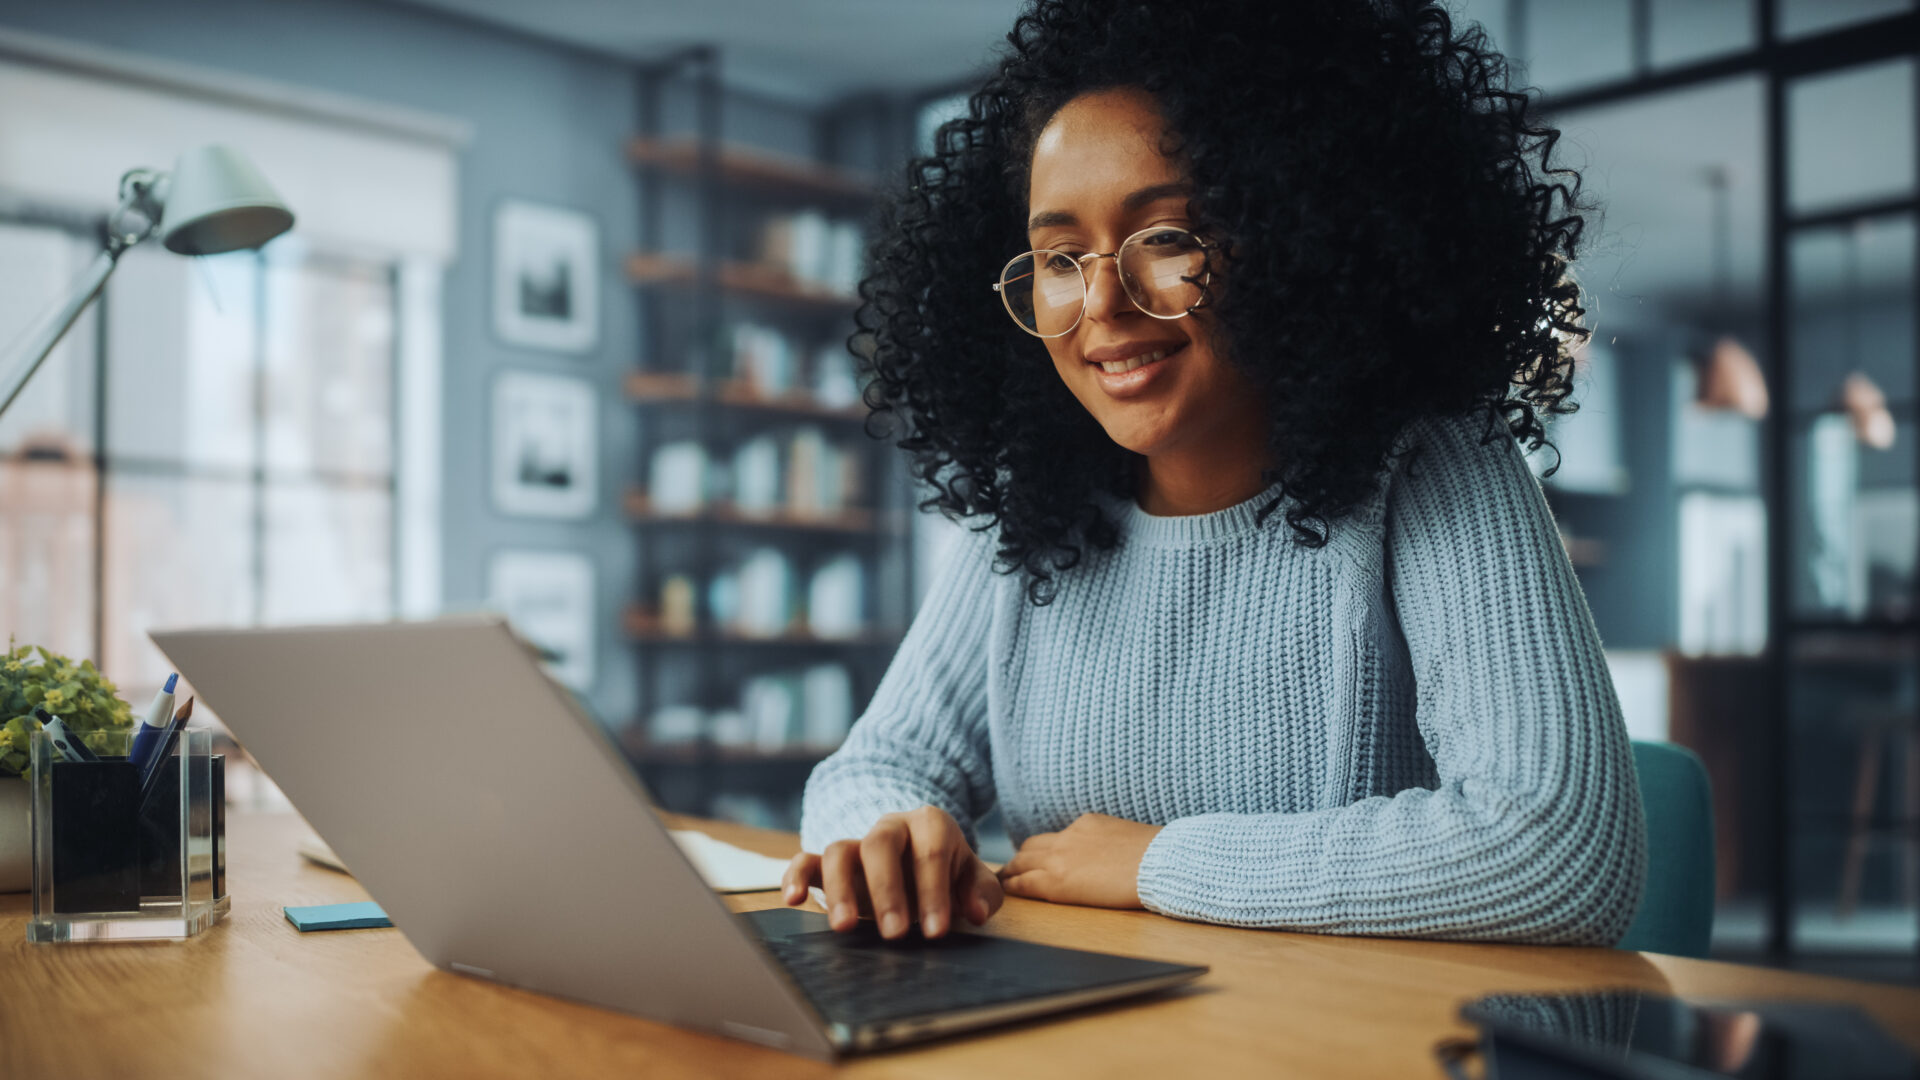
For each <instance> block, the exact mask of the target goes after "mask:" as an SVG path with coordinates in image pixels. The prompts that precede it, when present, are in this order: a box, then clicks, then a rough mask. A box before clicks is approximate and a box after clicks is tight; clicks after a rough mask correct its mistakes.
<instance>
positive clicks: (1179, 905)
mask: <svg viewBox="0 0 1920 1080" xmlns="http://www.w3.org/2000/svg"><path fill="white" fill-rule="evenodd" d="M1204 829H1205V825H1204V823H1203V821H1202V819H1201V818H1197V817H1191V818H1181V819H1179V820H1177V821H1171V822H1168V823H1167V824H1166V825H1165V826H1164V827H1162V828H1161V830H1160V831H1159V832H1158V833H1157V834H1155V836H1154V838H1153V842H1152V843H1150V844H1148V845H1147V852H1146V854H1145V855H1142V856H1141V857H1140V872H1139V877H1138V878H1136V879H1135V882H1134V888H1135V889H1136V890H1138V892H1139V893H1140V902H1141V903H1142V904H1145V905H1146V908H1147V910H1148V911H1152V912H1155V913H1157V914H1160V915H1170V916H1172V917H1174V918H1176V919H1205V918H1206V917H1207V915H1206V907H1205V901H1204V899H1203V898H1202V896H1203V890H1205V888H1206V883H1205V882H1204V881H1202V880H1200V879H1199V878H1196V877H1195V876H1194V875H1193V874H1192V873H1190V872H1189V871H1188V870H1187V855H1186V844H1187V843H1188V842H1189V841H1190V840H1191V839H1192V838H1193V834H1196V833H1198V832H1200V831H1203V830H1204Z"/></svg>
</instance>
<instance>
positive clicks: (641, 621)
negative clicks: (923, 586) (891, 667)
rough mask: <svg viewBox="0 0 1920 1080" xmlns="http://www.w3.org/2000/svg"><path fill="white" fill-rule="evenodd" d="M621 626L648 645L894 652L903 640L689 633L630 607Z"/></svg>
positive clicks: (877, 635) (873, 635)
mask: <svg viewBox="0 0 1920 1080" xmlns="http://www.w3.org/2000/svg"><path fill="white" fill-rule="evenodd" d="M621 623H622V625H623V626H624V627H625V628H626V632H627V638H628V639H629V640H631V641H636V642H639V643H642V644H648V645H683V646H689V647H694V646H699V647H715V648H729V647H742V648H751V649H782V648H787V649H792V648H801V649H831V648H857V649H874V648H887V649H891V648H894V647H896V646H898V645H899V644H900V637H901V635H900V634H897V633H886V632H869V633H864V634H860V635H857V636H855V637H844V638H827V637H817V636H815V635H813V634H811V633H809V632H807V631H806V630H790V631H788V632H787V633H784V634H781V635H779V636H777V637H756V636H754V635H751V634H742V633H739V632H737V631H732V630H720V631H709V632H707V633H699V632H694V633H686V632H682V631H680V630H674V629H668V628H667V627H666V626H665V625H664V624H663V623H661V621H660V617H659V616H658V615H656V614H654V613H653V612H651V611H646V610H642V609H638V608H629V609H628V610H627V612H626V614H625V615H623V616H622V617H621Z"/></svg>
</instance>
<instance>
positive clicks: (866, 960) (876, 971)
mask: <svg viewBox="0 0 1920 1080" xmlns="http://www.w3.org/2000/svg"><path fill="white" fill-rule="evenodd" d="M817 936H823V937H825V938H826V940H817V941H809V938H815V937H817ZM836 936H837V935H834V934H833V933H832V932H831V931H829V932H828V933H827V934H825V935H812V934H803V935H800V936H797V937H793V938H788V939H785V940H766V941H763V942H762V944H763V945H765V946H766V947H767V950H768V951H769V952H771V953H773V955H774V957H775V958H776V959H778V960H779V961H780V963H781V964H782V965H783V966H784V967H786V969H787V971H788V972H789V973H790V974H792V976H793V980H794V982H796V983H798V984H799V985H800V989H801V990H802V991H804V992H805V993H806V995H807V997H808V998H809V999H810V1000H812V1002H813V1004H814V1006H815V1007H816V1008H818V1009H819V1010H820V1012H821V1014H822V1015H824V1016H826V1017H827V1018H828V1019H831V1020H836V1021H839V1022H840V1023H843V1024H865V1023H872V1022H874V1021H879V1020H892V1019H899V1018H902V1017H908V1016H921V1015H925V1014H928V1013H946V1012H955V1011H958V1010H961V1009H969V1008H974V1007H977V1006H981V1005H994V1004H999V1003H1001V1002H1006V1001H1018V1000H1020V999H1021V998H1029V997H1036V996H1039V995H1041V994H1046V993H1050V992H1052V991H1054V990H1055V989H1057V987H1055V986H1054V985H1053V982H1052V980H1048V979H1044V978H1035V979H1023V978H1020V977H1018V976H1017V975H1014V976H1009V975H1007V974H1004V973H1000V972H994V971H988V970H985V969H983V968H978V967H972V966H969V965H967V964H965V963H954V962H951V961H949V960H946V959H943V958H942V957H941V953H942V952H946V951H953V952H959V953H964V951H965V949H966V947H967V946H966V943H965V940H964V939H965V937H966V936H967V935H961V936H959V937H956V938H948V939H943V940H941V941H938V942H928V941H925V940H920V941H918V942H906V943H902V944H900V945H891V944H878V945H872V944H866V943H849V942H847V941H846V940H845V939H844V936H843V935H842V936H839V937H841V940H834V938H835V937H836ZM875 940H876V941H877V940H878V938H877V937H876V939H875Z"/></svg>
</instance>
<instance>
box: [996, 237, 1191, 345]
mask: <svg viewBox="0 0 1920 1080" xmlns="http://www.w3.org/2000/svg"><path fill="white" fill-rule="evenodd" d="M1160 232H1177V233H1185V234H1186V235H1188V236H1191V237H1193V242H1194V244H1195V245H1196V246H1197V247H1199V248H1200V250H1201V251H1211V250H1212V249H1213V245H1212V244H1210V243H1208V242H1207V241H1205V240H1203V239H1201V238H1200V237H1199V236H1198V235H1196V234H1195V233H1194V231H1193V230H1192V229H1183V228H1181V227H1180V226H1178V225H1149V226H1147V227H1146V228H1144V229H1141V230H1140V231H1139V232H1136V233H1134V234H1133V235H1131V236H1129V237H1127V238H1126V239H1125V240H1122V241H1120V246H1119V248H1117V249H1116V250H1113V251H1089V252H1087V253H1086V254H1085V255H1075V254H1074V253H1073V252H1071V251H1061V250H1060V249H1059V248H1034V249H1033V250H1032V251H1023V252H1021V253H1020V254H1018V255H1015V256H1014V257H1013V258H1011V259H1008V260H1007V262H1006V265H1004V266H1002V267H1001V268H1000V280H998V281H995V282H994V283H993V291H994V292H997V293H999V294H1000V306H1002V307H1004V308H1006V309H1007V317H1008V318H1011V319H1012V320H1013V324H1014V325H1015V326H1018V327H1019V328H1020V329H1022V330H1025V331H1026V332H1027V333H1029V334H1032V335H1033V336H1034V337H1037V338H1062V337H1066V336H1067V335H1068V334H1071V333H1073V332H1074V331H1075V330H1077V329H1079V327H1080V320H1082V319H1085V318H1086V317H1087V294H1088V293H1089V292H1090V291H1091V290H1092V283H1091V282H1089V281H1088V280H1087V263H1088V261H1089V260H1092V259H1112V260H1114V272H1115V273H1119V260H1120V252H1122V251H1125V250H1127V245H1128V244H1131V243H1133V242H1134V241H1135V240H1138V239H1140V238H1141V237H1142V236H1145V235H1146V234H1148V233H1160ZM1043 254H1044V255H1065V256H1066V257H1067V258H1069V259H1072V260H1073V264H1074V268H1075V269H1076V270H1078V271H1079V273H1080V314H1079V315H1078V316H1076V317H1075V318H1074V320H1073V325H1072V326H1069V327H1067V328H1066V329H1065V330H1062V331H1060V332H1059V333H1057V334H1043V333H1041V332H1040V331H1038V330H1034V329H1031V328H1029V327H1028V326H1027V324H1026V323H1023V322H1021V321H1020V316H1019V314H1018V313H1016V312H1015V311H1014V310H1013V301H1012V300H1009V299H1008V298H1007V290H1006V289H1005V287H1004V286H1005V285H1006V283H1007V271H1009V270H1011V269H1013V264H1014V263H1017V262H1019V261H1020V260H1021V259H1024V258H1027V257H1029V256H1033V255H1043ZM1209 262H1211V260H1209ZM1211 284H1213V268H1212V266H1211V265H1208V266H1207V267H1206V274H1205V276H1204V277H1202V278H1201V279H1200V302H1199V303H1196V304H1194V305H1193V306H1192V307H1190V308H1188V309H1187V310H1185V311H1183V312H1181V313H1179V314H1178V315H1157V314H1155V313H1153V312H1151V311H1148V310H1147V309H1146V307H1145V305H1143V304H1141V303H1140V298H1139V297H1137V296H1135V295H1133V290H1132V289H1131V288H1129V287H1128V285H1127V276H1126V275H1125V274H1120V291H1121V292H1123V293H1125V294H1126V295H1127V302H1128V303H1130V304H1132V305H1133V306H1134V307H1136V308H1139V309H1140V314H1142V315H1145V316H1147V317H1148V318H1152V319H1159V320H1161V321H1162V322H1171V321H1173V320H1174V319H1184V318H1186V317H1187V316H1189V315H1191V314H1193V313H1194V312H1195V311H1197V310H1199V308H1200V306H1201V305H1202V304H1205V303H1206V301H1207V286H1209V285H1211Z"/></svg>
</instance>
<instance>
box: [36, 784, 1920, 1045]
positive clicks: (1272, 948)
mask: <svg viewBox="0 0 1920 1080" xmlns="http://www.w3.org/2000/svg"><path fill="white" fill-rule="evenodd" d="M303 828H304V826H303V825H302V824H301V822H300V821H299V819H298V818H295V817H292V816H265V815H259V816H247V815H238V816H235V817H234V818H232V819H231V820H230V822H229V829H230V835H229V845H228V848H229V852H230V859H229V880H230V881H231V882H232V890H233V894H234V904H233V914H232V915H231V916H230V917H229V919H228V920H227V922H226V923H225V924H224V925H222V926H219V927H217V928H215V929H214V930H213V931H211V932H210V933H208V934H206V935H205V936H203V937H201V938H199V939H197V940H194V941H189V942H185V943H180V944H146V945H141V944H126V945H88V946H64V945H38V946H33V945H28V944H27V943H26V931H25V921H26V912H27V897H25V896H24V895H13V896H5V897H0V958H3V960H0V1076H5V1077H32V1078H39V1077H59V1078H62V1080H84V1078H91V1077H103V1078H114V1080H120V1078H132V1077H149V1076H152V1077H168V1078H174V1077H182V1078H184V1077H201V1076H205V1077H256V1076H258V1077H265V1076H272V1077H286V1078H293V1077H349V1076H350V1077H362V1076H365V1077H404V1078H409V1080H411V1078H415V1077H503V1078H511V1080H530V1078H539V1080H552V1078H560V1077H603V1076H619V1077H664V1076H687V1075H702V1076H710V1075H718V1076H753V1077H783V1076H817V1075H821V1074H824V1073H828V1072H832V1071H834V1069H833V1067H832V1066H829V1065H825V1064H822V1063H819V1062H815V1061H809V1060H806V1059H803V1058H798V1057H793V1056H790V1055H787V1054H781V1053H778V1052H775V1051H771V1050H765V1049H761V1048H758V1047H754V1046H748V1045H746V1044H743V1043H736V1042H731V1041H728V1040H725V1039H721V1038H718V1037H713V1036H707V1035H701V1034H695V1033H693V1032H687V1031H681V1030H678V1029H676V1028H670V1027H665V1026H662V1025H659V1024H655V1023H652V1022H650V1021H646V1020H641V1019H638V1018H636V1017H632V1016H626V1015H622V1014H619V1013H613V1012H607V1011H604V1010H601V1009H597V1008H593V1007H590V1006H586V1005H579V1004H574V1003H572V1002H566V1001H559V1000H556V999H553V998H549V997H543V996H540V995H537V994H532V993H528V992H525V991H519V990H513V989H510V988H506V987H501V986H497V985H494V984H491V983H486V982H481V981H478V980H474V979H467V978H463V977H460V976H457V975H448V974H445V973H442V972H440V971H437V970H435V969H434V968H432V967H429V966H428V965H427V963H426V962H425V961H423V960H422V959H420V957H419V955H418V954H416V953H415V952H414V951H413V949H412V948H411V947H409V946H408V945H407V943H406V941H405V939H403V938H402V937H401V936H400V934H399V932H398V931H395V930H350V931H337V932H331V933H321V934H307V935H301V934H299V933H296V932H295V931H294V929H293V927H292V926H290V925H288V923H287V921H286V919H285V918H284V917H282V915H281V913H280V908H281V906H282V905H285V904H321V903H334V902H340V901H347V900H360V899H365V897H366V894H365V893H364V892H363V891H362V890H361V889H360V887H359V886H358V885H357V884H355V883H354V882H353V881H352V879H350V878H347V877H346V876H344V875H341V874H336V873H333V872H331V871H327V870H322V869H319V868H317V867H313V866H310V865H308V864H307V863H306V862H305V861H304V860H302V859H301V858H300V857H299V856H297V855H296V854H294V845H295V843H296V842H297V841H298V839H299V837H300V835H301V831H302V829H303ZM709 831H710V832H712V833H713V834H714V835H716V836H718V837H720V838H721V839H723V840H727V841H729V842H731V843H735V844H739V845H740V846H742V847H747V848H752V849H754V850H758V851H763V852H765V853H767V854H770V855H782V856H784V855H788V854H791V853H792V852H793V851H794V850H795V849H796V842H795V840H794V838H793V837H791V836H788V835H785V834H780V833H767V832H760V831H757V830H751V829H744V828H738V827H730V826H712V827H710V828H709ZM736 900H737V903H736V906H737V907H739V908H740V909H742V910H746V909H752V908H758V907H768V906H772V905H773V904H774V903H775V902H776V897H775V896H774V895H773V894H755V895H752V896H747V897H739V898H736ZM635 917H636V918H644V917H645V913H642V912H636V913H635ZM993 929H994V930H995V931H996V932H998V933H1001V934H1005V935H1007V936H1009V937H1022V938H1032V939H1035V940H1039V941H1046V942H1051V943H1055V944H1060V945H1068V946H1076V947H1079V948H1086V949H1103V950H1107V951H1110V952H1120V953H1132V954H1136V955H1140V956H1149V957H1157V958H1163V959H1168V960H1179V961H1192V962H1197V963H1205V964H1210V965H1212V966H1213V972H1212V973H1211V974H1210V975H1208V976H1207V977H1206V978H1204V979H1202V980H1201V981H1200V983H1198V984H1197V985H1196V986H1194V987H1192V988H1189V989H1187V990H1184V991H1180V992H1176V993H1174V994H1172V995H1170V996H1167V997H1163V998H1159V999H1155V1000H1148V1001H1144V1002H1140V1003H1136V1004H1131V1005H1126V1004H1123V1005H1118V1006H1111V1007H1107V1008H1103V1009H1099V1010H1096V1011H1092V1012H1087V1013H1082V1014H1078V1015H1073V1016H1068V1017H1063V1018H1057V1019H1053V1020H1044V1021H1036V1022H1030V1023H1026V1024H1022V1025H1019V1026H1017V1027H1013V1028H1008V1029H1001V1030H999V1031H996V1032H985V1033H979V1034H975V1035H971V1036H963V1037H960V1038H956V1039H952V1040H948V1041H946V1042H943V1043H935V1044H931V1045H927V1046H922V1047H913V1048H907V1049H902V1050H897V1051H893V1052H891V1053H887V1054H882V1055H879V1056H876V1057H871V1058H862V1059H855V1060H853V1061H852V1062H851V1063H849V1064H848V1065H846V1066H844V1070H845V1071H846V1072H847V1073H849V1074H853V1075H857V1076H903V1077H904V1076H911V1077H970V1078H975V1080H978V1078H981V1077H1005V1076H1020V1075H1041V1074H1049V1075H1063V1076H1079V1075H1088V1076H1156V1075H1157V1076H1166V1077H1178V1076H1196V1075H1205V1076H1239V1075H1264V1076H1282V1075H1300V1076H1314V1077H1344V1076H1354V1077H1362V1076H1364V1077H1378V1076H1393V1077H1429V1076H1438V1075H1439V1072H1438V1070H1437V1069H1436V1068H1435V1066H1434V1064H1433V1060H1432V1058H1431V1056H1430V1048H1431V1047H1432V1045H1433V1043H1434V1042H1435V1041H1436V1040H1437V1039H1439V1038H1441V1037H1443V1036H1446V1035H1449V1034H1458V1033H1464V1030H1465V1029H1463V1028H1461V1027H1460V1025H1458V1024H1457V1023H1456V1022H1455V1020H1454V1013H1455V1010H1456V1009H1457V1008H1458V1007H1459V1005H1460V1003H1461V1002H1463V1001H1465V1000H1468V999H1470V998H1473V997H1476V996H1478V995H1480V994H1483V993H1488V992H1492V991H1496V990H1560V989H1570V988H1580V987H1599V986H1634V987H1643V988H1647V989H1655V990H1663V991H1671V992H1675V993H1681V994H1694V995H1703V996H1705V995H1717V996H1775V997H1798V998H1818V999H1827V1000H1839V1001H1848V1002H1854V1003H1857V1004H1859V1005H1861V1006H1864V1007H1865V1008H1866V1009H1867V1010H1868V1011H1869V1012H1871V1013H1872V1014H1873V1015H1874V1016H1875V1017H1877V1018H1878V1019H1879V1020H1880V1022H1881V1023H1882V1024H1884V1025H1885V1026H1886V1027H1887V1029H1888V1030H1889V1031H1892V1032H1894V1033H1895V1034H1896V1035H1898V1036H1899V1037H1901V1038H1903V1039H1905V1040H1906V1042H1907V1043H1908V1044H1909V1045H1912V1046H1914V1047H1916V1048H1920V991H1913V990H1906V989H1900V988H1895V987H1885V986H1875V985H1870V984H1866V983H1856V982H1849V981H1844V980H1838V979H1827V978H1819V977H1815V976H1808V975H1795V974H1788V973H1783V972H1775V971H1769V970H1764V969H1758V968H1747V967H1740V966H1736V965H1732V964H1720V963H1707V962H1703V961H1693V960H1680V959H1674V958H1670V957H1659V956H1645V955H1640V954H1634V953H1622V952H1617V951H1614V950H1610V949H1561V948H1547V947H1534V946H1514V945H1460V944H1446V943H1440V942H1421V941H1394V940H1385V939H1373V938H1335V937H1321V936H1316V935H1311V934H1287V933H1274V932H1267V931H1256V930H1230V929H1226V928H1223V927H1214V926H1200V925H1194V924H1190V923H1181V922H1176V921H1174V920H1172V919H1165V918H1162V917H1160V916H1157V915H1152V914H1148V913H1145V912H1117V911H1096V910H1089V909H1081V908H1070V907H1056V906H1053V905H1049V904H1042V903H1036V902H1031V901H1023V900H1009V901H1008V903H1007V907H1006V908H1005V910H1003V911H1002V912H1001V913H1000V914H999V915H998V916H997V917H996V918H995V920H994V922H993ZM659 977H661V978H689V977H694V978H697V977H698V974H697V973H689V972H662V973H660V976H659Z"/></svg>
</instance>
